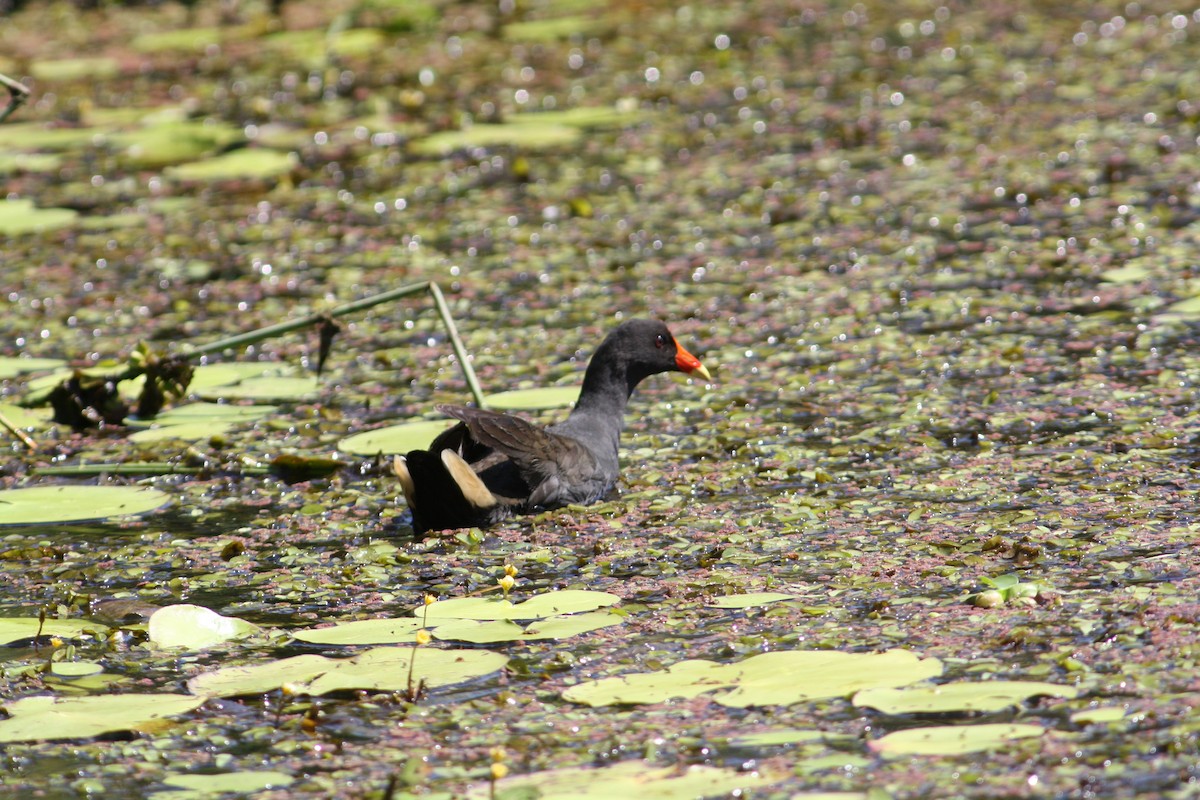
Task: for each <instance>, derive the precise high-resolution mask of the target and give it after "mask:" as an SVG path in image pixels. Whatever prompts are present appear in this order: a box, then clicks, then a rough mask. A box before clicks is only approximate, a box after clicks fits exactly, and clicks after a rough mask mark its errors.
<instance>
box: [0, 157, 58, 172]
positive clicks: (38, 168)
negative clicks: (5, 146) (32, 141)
mask: <svg viewBox="0 0 1200 800" xmlns="http://www.w3.org/2000/svg"><path fill="white" fill-rule="evenodd" d="M62 162H63V159H62V156H59V155H55V154H54V153H0V175H12V174H14V173H18V172H55V171H57V170H58V169H59V168H60V167H61V166H62Z"/></svg>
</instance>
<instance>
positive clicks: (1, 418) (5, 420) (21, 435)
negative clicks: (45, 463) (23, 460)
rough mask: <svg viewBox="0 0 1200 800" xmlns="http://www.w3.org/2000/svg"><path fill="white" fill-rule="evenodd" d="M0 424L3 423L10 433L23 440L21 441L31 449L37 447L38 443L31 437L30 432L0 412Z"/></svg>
mask: <svg viewBox="0 0 1200 800" xmlns="http://www.w3.org/2000/svg"><path fill="white" fill-rule="evenodd" d="M0 425H3V426H4V427H5V428H6V429H7V430H8V432H9V433H11V434H12V435H13V436H15V437H17V438H18V439H20V440H21V443H22V444H24V445H25V446H26V447H28V448H29V449H30V450H36V449H37V443H36V442H34V441H33V439H30V438H29V434H27V433H25V431H23V430H21V429H20V428H18V427H17V426H16V425H13V424H12V420H10V419H9V418H8V417H6V416H4V414H2V413H0Z"/></svg>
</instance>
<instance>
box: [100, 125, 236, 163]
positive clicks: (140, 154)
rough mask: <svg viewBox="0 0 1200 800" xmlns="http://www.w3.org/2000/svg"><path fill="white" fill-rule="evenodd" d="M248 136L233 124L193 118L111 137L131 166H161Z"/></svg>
mask: <svg viewBox="0 0 1200 800" xmlns="http://www.w3.org/2000/svg"><path fill="white" fill-rule="evenodd" d="M244 138H245V137H244V134H243V132H242V129H241V128H238V127H235V126H232V125H226V124H210V123H206V122H195V121H190V120H189V121H184V122H174V121H170V122H165V123H160V124H157V125H150V126H148V127H144V128H138V129H136V130H132V131H122V132H120V133H114V134H112V135H111V136H110V137H109V140H110V141H111V142H112V143H113V144H114V145H115V146H116V147H118V148H120V149H121V151H122V154H121V155H122V158H123V160H124V161H125V162H126V163H127V165H128V166H130V167H136V168H140V169H157V168H160V167H166V166H169V165H171V164H182V163H184V162H187V161H195V160H196V159H200V158H204V157H206V156H210V155H213V154H215V153H218V152H220V151H221V150H223V149H225V148H226V147H229V146H230V145H232V144H234V143H236V142H241V141H243V140H244Z"/></svg>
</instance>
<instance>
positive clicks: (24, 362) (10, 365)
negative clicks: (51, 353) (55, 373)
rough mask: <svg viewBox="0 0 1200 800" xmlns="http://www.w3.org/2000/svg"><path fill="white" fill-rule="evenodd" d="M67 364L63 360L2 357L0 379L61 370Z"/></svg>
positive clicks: (0, 357)
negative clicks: (27, 373) (28, 373)
mask: <svg viewBox="0 0 1200 800" xmlns="http://www.w3.org/2000/svg"><path fill="white" fill-rule="evenodd" d="M66 364H67V362H66V361H64V360H63V359H61V358H24V357H21V356H0V378H12V377H14V376H16V375H21V374H23V373H26V372H41V371H42V370H48V369H59V368H60V367H64V366H66Z"/></svg>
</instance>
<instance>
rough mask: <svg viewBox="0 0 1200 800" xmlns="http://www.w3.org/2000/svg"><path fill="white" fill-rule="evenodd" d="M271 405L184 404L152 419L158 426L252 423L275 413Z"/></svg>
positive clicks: (274, 407) (274, 408) (276, 408)
mask: <svg viewBox="0 0 1200 800" xmlns="http://www.w3.org/2000/svg"><path fill="white" fill-rule="evenodd" d="M278 409H279V407H278V406H272V405H245V406H243V405H233V404H232V403H185V404H184V405H181V406H172V407H171V408H168V409H167V410H166V411H164V412H162V413H161V414H159V415H158V416H157V417H155V418H154V422H155V424H158V425H190V424H192V423H194V422H211V423H225V422H253V421H254V420H257V419H262V418H263V417H265V416H267V415H268V414H270V413H271V412H272V411H277V410H278Z"/></svg>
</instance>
